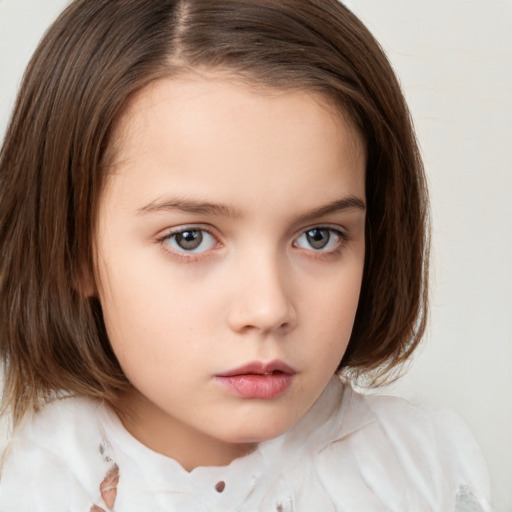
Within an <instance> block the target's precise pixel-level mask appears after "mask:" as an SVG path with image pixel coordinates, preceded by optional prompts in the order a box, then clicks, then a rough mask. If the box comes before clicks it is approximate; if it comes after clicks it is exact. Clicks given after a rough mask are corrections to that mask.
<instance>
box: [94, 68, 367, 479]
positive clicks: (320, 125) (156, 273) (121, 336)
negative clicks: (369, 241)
mask: <svg viewBox="0 0 512 512" xmlns="http://www.w3.org/2000/svg"><path fill="white" fill-rule="evenodd" d="M115 142H116V145H115V147H116V158H115V163H114V166H113V168H112V174H111V176H109V179H108V181H107V185H106V187H105V190H104V192H103V195H102V198H101V201H100V209H99V222H98V231H97V239H96V252H97V261H96V267H97V283H96V285H95V289H96V291H95V293H96V294H97V295H98V297H99V299H100V301H101V304H102V308H103V313H104V318H105V323H106V327H107V332H108V335H109V339H110V341H111V344H112V347H113V350H114V352H115V354H116V356H117V357H118V359H119V362H120V364H121V367H122V368H123V370H124V372H125V374H126V376H127V378H128V379H129V381H130V382H131V384H132V385H133V390H131V391H130V392H128V393H126V395H124V396H123V397H122V407H121V410H122V411H124V412H123V413H121V420H122V421H123V423H124V425H125V427H126V429H127V430H128V431H129V432H130V433H131V434H132V435H133V436H134V437H135V438H137V439H138V440H139V441H141V442H142V443H144V444H145V445H146V446H148V447H149V448H151V449H152V450H154V451H157V452H159V453H162V454H164V455H167V456H170V457H173V458H174V459H176V460H177V461H178V462H180V463H181V464H182V466H183V467H184V468H185V469H187V470H192V469H193V468H195V467H197V466H203V465H224V464H228V463H229V462H230V461H232V460H233V459H235V458H237V457H240V456H242V455H244V454H246V453H248V452H250V451H251V450H253V449H254V446H255V444H256V443H258V442H261V441H264V440H268V439H271V438H273V437H276V436H278V435H280V434H282V433H284V432H285V431H287V430H289V429H290V428H291V427H292V426H293V425H294V424H295V423H296V422H297V421H298V420H299V419H300V418H301V417H303V416H304V414H305V413H306V412H307V411H308V410H309V409H310V407H311V406H312V405H313V404H314V402H315V401H316V400H317V398H318V397H319V395H320V394H321V393H322V391H323V390H324V388H325V387H326V385H327V383H328V381H329V379H330V378H331V377H332V375H333V374H334V372H335V370H336V368H337V366H338V364H339V361H340V360H341V358H342V356H343V353H344V352H345V349H346V347H347V344H348V341H349V338H350V333H351V330H352V326H353V322H354V316H355V312H356V308H357V303H358V298H359V292H360V286H361V278H362V272H363V264H364V247H365V240H364V224H365V209H364V201H365V195H364V194H365V182H364V170H365V156H364V154H365V151H364V144H363V141H362V138H361V137H360V135H359V134H358V132H357V131H356V130H355V129H354V128H353V127H352V125H351V124H350V123H349V122H347V121H346V120H344V119H343V117H342V116H341V115H340V114H339V113H333V108H332V106H330V105H329V104H328V102H327V101H324V99H323V98H322V97H321V96H318V95H315V94H313V93H309V92H300V91H293V92H289V91H288V92H283V91H276V90H270V89H256V88H250V87H249V86H247V85H244V84H242V83H241V82H237V81H236V80H234V79H233V78H230V79H228V78H226V77H223V76H222V75H220V74H215V73H211V74H210V75H209V76H205V75H199V74H197V75H195V74H191V75H187V76H181V77H179V78H173V79H165V80H160V81H158V82H155V83H154V84H152V85H150V86H148V87H147V88H146V89H144V90H142V91H141V92H140V93H139V94H138V95H137V96H135V98H133V100H132V101H131V103H130V105H129V106H128V108H127V111H126V113H125V115H124V117H123V119H122V120H121V123H120V126H119V128H118V132H117V137H116V141H115ZM347 200H348V202H347ZM340 201H341V203H340ZM336 202H338V204H337V207H336V208H334V207H331V208H330V209H329V211H327V210H326V209H325V208H324V207H326V206H328V205H331V206H332V204H333V203H336ZM205 205H210V206H206V207H205ZM211 205H216V206H214V207H213V208H212V207H211ZM219 205H222V206H219ZM322 208H324V211H321V209H322ZM318 227H321V228H323V230H322V231H320V232H318V231H316V232H313V231H311V230H313V229H314V228H318ZM186 229H188V230H191V229H193V230H196V231H194V232H193V233H194V235H197V234H198V233H199V232H201V231H200V230H207V231H209V233H210V234H208V233H203V232H201V233H202V235H203V241H202V242H201V244H200V245H199V246H198V247H197V248H196V249H195V250H194V251H190V250H188V249H187V248H185V249H184V248H183V244H182V245H180V243H181V242H182V241H183V240H182V239H183V235H179V234H178V235H177V234H176V233H177V232H180V230H181V232H183V231H184V230H186ZM306 233H309V234H310V235H311V234H315V233H316V235H318V237H319V239H320V243H321V244H323V243H324V242H325V241H326V240H327V239H328V242H327V244H326V245H325V246H324V247H321V248H318V247H316V246H315V247H313V246H312V245H311V240H312V238H311V236H310V237H309V238H308V236H307V234H306ZM180 237H181V239H180ZM188 248H190V246H188ZM276 359H279V360H281V361H284V362H285V363H287V364H288V365H290V366H291V367H293V368H294V369H295V371H296V373H295V375H294V376H293V378H292V380H291V385H290V387H289V388H288V389H287V390H286V391H285V392H284V393H282V394H281V395H279V396H277V397H274V398H271V399H248V398H244V397H240V396H237V395H236V394H234V393H233V392H232V391H230V390H229V389H226V388H225V387H224V386H223V385H221V384H219V382H218V380H217V379H216V378H215V376H216V375H218V374H219V373H222V372H226V371H228V370H231V369H233V368H238V367H240V366H241V365H244V364H246V363H249V362H253V361H260V362H263V363H266V362H269V361H274V360H276Z"/></svg>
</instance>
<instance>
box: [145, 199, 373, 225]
mask: <svg viewBox="0 0 512 512" xmlns="http://www.w3.org/2000/svg"><path fill="white" fill-rule="evenodd" d="M173 210H180V211H182V212H186V213H192V214H197V215H214V216H219V217H232V218H239V217H241V216H242V211H241V210H239V209H237V208H233V207H231V206H228V205H226V204H222V203H209V202H207V201H200V200H194V199H164V200H155V201H152V202H150V203H148V204H147V205H145V206H143V207H142V208H139V209H138V210H137V214H145V213H157V212H162V211H173ZM343 210H359V211H362V212H364V211H365V210H366V204H365V202H364V201H363V200H362V199H361V198H359V197H356V196H347V197H343V198H341V199H337V200H335V201H332V202H330V203H328V204H326V205H323V206H320V207H319V208H315V209H314V210H311V211H309V212H306V213H304V214H301V215H299V216H298V217H297V219H296V220H297V222H299V221H300V222H306V221H308V220H312V219H315V218H318V217H323V216H325V215H329V214H332V213H336V212H340V211H343Z"/></svg>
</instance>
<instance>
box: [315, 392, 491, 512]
mask: <svg viewBox="0 0 512 512" xmlns="http://www.w3.org/2000/svg"><path fill="white" fill-rule="evenodd" d="M337 423H338V425H337V432H334V431H332V430H331V432H330V435H329V439H328V442H326V443H324V445H323V446H322V448H321V449H320V450H319V451H318V456H317V472H318V475H319V477H320V479H321V480H322V482H323V485H324V486H325V487H326V488H327V489H328V490H329V493H330V494H331V495H333V496H337V495H340V496H339V497H340V499H341V498H342V497H343V500H344V501H345V502H346V499H347V493H348V495H352V493H353V491H354V490H355V489H359V491H358V492H357V496H355V495H354V499H357V500H359V499H361V496H363V495H367V496H368V498H367V499H368V508H367V509H368V510H371V509H372V507H377V508H378V507H379V506H380V507H382V509H383V510H387V508H385V507H384V504H386V505H388V506H389V509H390V510H395V508H396V509H397V510H400V509H403V510H412V509H414V510H432V511H433V510H450V511H455V510H458V509H457V503H458V500H459V499H462V498H459V497H460V496H463V497H464V499H466V498H467V499H472V500H473V501H474V502H475V503H477V504H478V507H480V508H475V509H474V510H482V511H487V510H490V492H489V478H488V473H487V466H486V462H485V460H484V458H483V456H482V453H481V450H480V448H479V447H478V445H477V443H476V442H475V440H474V438H473V436H472V435H471V433H470V431H469V429H468V427H467V426H466V424H465V423H464V422H463V421H462V419H460V418H459V417H458V416H457V415H456V414H454V413H453V412H451V411H449V410H447V409H445V408H442V407H418V406H414V405H412V404H410V403H409V402H407V401H406V400H404V399H401V398H397V397H392V396H375V395H365V394H361V393H357V392H356V391H354V390H353V389H352V388H351V387H350V386H346V387H345V389H344V396H343V400H342V405H341V407H339V409H338V412H337ZM343 479H344V480H345V481H348V482H350V489H345V490H344V494H343V493H342V494H343V496H342V495H341V494H340V489H341V488H342V487H344V485H343V484H340V482H341V481H343ZM468 497H469V498H468ZM372 500H374V501H373V502H372ZM370 503H371V504H370ZM379 504H380V505H379ZM360 509H361V510H366V509H365V508H364V507H362V508H360ZM460 510H464V509H460ZM471 510H472V509H471Z"/></svg>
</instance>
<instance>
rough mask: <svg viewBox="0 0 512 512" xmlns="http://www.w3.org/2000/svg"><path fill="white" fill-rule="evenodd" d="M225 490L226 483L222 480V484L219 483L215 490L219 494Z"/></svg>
mask: <svg viewBox="0 0 512 512" xmlns="http://www.w3.org/2000/svg"><path fill="white" fill-rule="evenodd" d="M225 488H226V482H224V481H223V480H221V481H220V482H217V483H216V484H215V490H216V491H217V492H222V491H224V489H225Z"/></svg>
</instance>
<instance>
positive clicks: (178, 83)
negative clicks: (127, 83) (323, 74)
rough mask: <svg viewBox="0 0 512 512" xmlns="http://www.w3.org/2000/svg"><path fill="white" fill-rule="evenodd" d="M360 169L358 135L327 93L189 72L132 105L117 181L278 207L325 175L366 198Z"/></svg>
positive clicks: (117, 159) (121, 137)
mask: <svg viewBox="0 0 512 512" xmlns="http://www.w3.org/2000/svg"><path fill="white" fill-rule="evenodd" d="M364 168H365V147H364V142H363V139H362V137H361V136H360V134H359V133H358V131H357V130H356V129H355V128H354V126H353V124H352V123H351V122H349V121H348V120H347V119H346V118H345V117H344V116H343V115H342V113H341V112H340V110H339V109H336V108H334V107H333V105H332V103H331V102H330V101H329V100H328V99H326V98H325V97H323V96H321V95H319V94H315V93H312V92H308V91H300V90H276V89H269V88H262V87H256V86H249V85H247V84H245V83H243V82H241V81H237V80H232V79H226V78H225V77H212V76H208V77H205V76H203V75H199V74H192V75H188V76H181V77H178V78H172V79H163V80H159V81H157V82H154V83H152V84H151V85H149V86H148V87H146V88H145V89H143V90H141V91H140V92H139V93H138V94H136V95H135V96H134V97H133V98H132V99H131V101H130V103H129V105H128V106H127V109H126V111H125V113H124V116H123V117H122V119H121V121H120V124H119V126H118V129H117V133H116V136H115V156H114V163H113V166H112V173H111V175H112V177H116V176H117V177H118V178H121V177H124V178H125V181H126V179H128V178H129V180H130V181H131V183H132V188H133V184H134V183H135V182H136V181H137V179H138V181H139V183H138V185H136V186H135V189H136V190H135V192H136V193H137V194H140V193H141V192H142V191H143V190H146V189H147V191H148V194H149V195H150V194H153V195H155V194H156V192H157V189H158V188H160V189H161V190H162V193H164V192H170V191H172V192H173V193H174V194H182V195H188V194H190V192H191V190H190V187H191V186H193V187H194V191H195V192H197V191H203V192H204V193H205V194H216V198H215V199H217V200H219V201H223V200H224V197H222V196H225V198H226V202H232V200H233V191H235V192H236V193H237V194H238V196H239V200H240V202H243V195H244V194H247V195H251V194H254V193H256V192H260V193H262V195H264V196H269V198H270V196H275V199H276V200H277V199H278V196H280V200H281V201H282V200H283V199H284V196H285V193H286V194H287V195H290V196H294V195H295V197H297V194H301V193H302V194H308V191H309V193H310V194H311V193H312V191H313V190H315V188H318V186H319V183H318V182H319V180H320V181H321V180H324V181H325V180H326V179H327V177H329V179H331V178H335V179H334V181H335V184H334V181H332V179H331V182H332V184H334V186H335V187H337V188H340V189H343V188H347V187H349V188H352V189H353V190H351V191H350V192H351V193H355V194H358V195H360V196H361V197H364ZM137 177H138V178H137ZM151 183H152V184H153V187H151ZM320 185H322V184H321V183H320ZM323 188H325V185H323ZM150 190H151V192H150ZM125 193H127V191H125ZM333 193H334V192H333ZM337 197H339V193H338V194H337ZM337 197H336V198H337ZM336 198H335V199H336ZM149 199H151V198H149V197H148V200H149ZM153 199H154V198H153ZM304 199H305V200H306V199H307V197H305V198H304Z"/></svg>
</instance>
